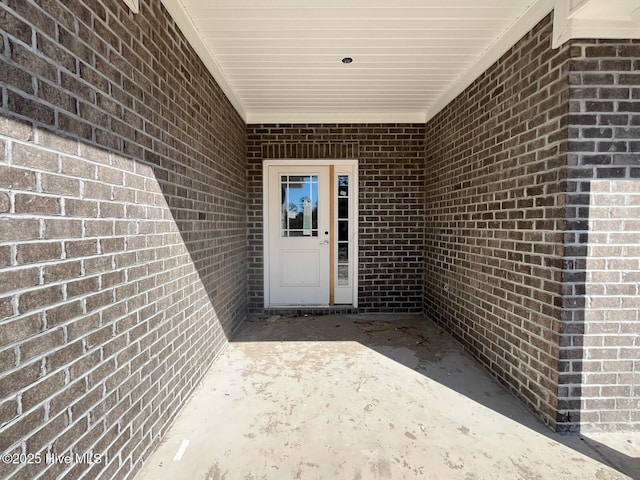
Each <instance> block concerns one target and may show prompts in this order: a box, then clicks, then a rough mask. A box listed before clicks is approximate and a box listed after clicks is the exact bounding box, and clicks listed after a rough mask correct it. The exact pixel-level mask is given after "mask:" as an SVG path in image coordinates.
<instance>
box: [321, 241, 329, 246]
mask: <svg viewBox="0 0 640 480" xmlns="http://www.w3.org/2000/svg"><path fill="white" fill-rule="evenodd" d="M320 245H329V240H323V241H322V242H320Z"/></svg>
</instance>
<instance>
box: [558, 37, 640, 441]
mask: <svg viewBox="0 0 640 480" xmlns="http://www.w3.org/2000/svg"><path fill="white" fill-rule="evenodd" d="M571 56H572V59H571V72H572V73H571V75H570V78H569V80H570V88H569V92H570V108H571V115H570V116H569V122H570V125H569V129H568V132H569V149H570V154H569V180H570V182H569V185H568V192H569V193H568V196H567V235H566V248H565V252H566V259H565V287H564V290H565V292H564V293H565V301H564V307H565V308H564V312H563V325H562V338H561V352H560V371H561V373H560V384H561V387H560V398H561V400H560V404H559V410H560V412H559V419H560V420H561V421H563V422H564V425H563V429H566V430H578V429H581V430H583V431H585V430H617V429H632V430H635V431H638V430H640V404H639V403H638V402H639V400H638V399H639V398H640V373H638V372H640V303H639V302H638V298H640V297H639V295H640V290H638V285H640V283H639V279H640V250H639V249H638V245H640V233H639V231H640V223H639V220H638V219H640V207H639V205H640V203H639V202H640V153H639V152H640V88H639V87H638V86H639V85H640V62H639V61H638V58H640V42H638V41H573V42H572V47H571Z"/></svg>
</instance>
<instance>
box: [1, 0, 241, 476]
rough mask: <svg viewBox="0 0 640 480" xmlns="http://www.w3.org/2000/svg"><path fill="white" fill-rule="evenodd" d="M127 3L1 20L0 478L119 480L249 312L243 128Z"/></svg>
mask: <svg viewBox="0 0 640 480" xmlns="http://www.w3.org/2000/svg"><path fill="white" fill-rule="evenodd" d="M140 7H141V11H140V14H138V15H133V14H131V13H130V12H129V11H128V10H127V9H126V7H125V6H124V4H123V2H121V1H120V0H105V1H102V0H87V1H77V0H65V1H64V2H62V1H60V2H56V1H46V2H42V1H37V2H36V1H30V0H20V1H13V0H12V1H5V2H2V3H1V4H0V28H1V31H0V46H1V48H0V52H1V56H0V62H1V63H2V65H1V66H0V80H1V88H2V96H1V101H2V112H1V113H2V116H1V117H0V451H1V452H7V453H15V454H21V453H22V454H33V455H39V456H40V457H39V458H40V459H41V463H39V464H26V463H24V462H22V463H20V462H18V463H17V464H7V463H3V464H2V465H0V477H2V478H7V479H10V478H15V479H22V478H29V479H31V478H34V479H35V478H59V476H60V475H63V476H64V478H69V479H71V478H90V479H107V478H130V477H132V476H133V473H134V472H135V471H136V469H137V468H139V467H140V465H141V462H142V461H143V460H144V457H145V455H147V454H148V452H149V451H150V450H151V449H152V448H153V446H154V445H155V444H157V442H158V441H159V438H160V436H161V435H162V434H163V433H164V432H165V430H166V429H167V427H168V425H169V422H170V421H171V420H172V418H173V417H174V416H175V415H176V412H177V411H178V410H179V409H180V407H181V405H182V404H183V403H184V401H185V399H186V398H187V397H188V395H189V394H190V393H191V392H192V391H193V389H194V387H195V385H196V384H197V383H198V381H199V379H200V378H201V377H202V375H203V374H204V372H205V371H206V369H207V368H208V366H209V365H210V364H211V362H212V361H213V360H214V358H215V357H216V356H217V355H218V354H219V353H220V351H221V349H222V348H223V347H224V345H225V343H226V341H227V336H228V335H229V334H230V332H231V331H232V330H233V329H234V328H235V326H237V325H238V323H239V322H240V321H241V320H242V318H243V316H244V315H245V312H246V294H247V290H246V259H247V256H246V155H245V126H244V124H243V122H242V120H241V119H240V118H239V117H238V115H237V114H236V113H235V111H234V110H233V108H232V106H231V105H230V104H229V103H228V101H227V100H226V99H225V98H224V95H223V94H222V92H221V90H220V89H219V88H218V87H217V85H215V83H214V81H213V80H212V78H211V76H210V75H209V74H208V72H207V71H206V69H205V68H204V66H203V65H202V64H201V62H200V61H199V60H198V59H197V57H196V55H195V54H194V52H193V51H192V50H191V49H190V47H189V46H188V44H187V42H186V41H185V39H184V38H183V37H182V35H181V34H180V33H179V32H178V31H177V29H176V26H175V25H174V23H173V22H172V20H171V19H170V18H169V16H168V14H167V12H166V11H165V10H164V9H163V7H162V5H161V3H160V1H159V0H145V1H141V2H140ZM87 452H93V453H94V454H97V455H100V457H99V460H100V461H99V462H97V463H93V464H92V463H91V462H87V461H81V462H73V463H71V464H66V463H47V461H46V457H45V455H46V454H47V453H49V454H57V455H66V454H80V455H82V454H84V453H87Z"/></svg>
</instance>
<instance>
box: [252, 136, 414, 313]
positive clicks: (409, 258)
mask: <svg viewBox="0 0 640 480" xmlns="http://www.w3.org/2000/svg"><path fill="white" fill-rule="evenodd" d="M247 138H248V147H247V148H248V150H247V151H248V161H249V180H248V183H249V193H248V198H249V200H248V206H249V272H248V275H249V307H250V309H251V310H252V311H255V312H259V311H262V309H263V306H264V295H263V288H264V268H263V243H262V242H263V232H262V208H263V206H262V161H263V159H269V158H299V159H313V158H326V159H335V158H337V159H339V158H349V159H354V158H356V159H358V169H359V170H358V171H359V173H358V175H359V198H358V202H359V209H360V212H359V232H358V235H359V245H358V249H359V262H360V266H359V272H358V282H359V288H358V307H359V311H360V312H379V311H389V312H415V311H420V310H421V309H422V293H421V292H422V255H423V253H422V252H423V248H422V238H421V237H422V231H423V225H424V193H423V192H424V125H411V124H398V125H395V124H385V125H380V124H371V125H250V126H249V127H248V132H247Z"/></svg>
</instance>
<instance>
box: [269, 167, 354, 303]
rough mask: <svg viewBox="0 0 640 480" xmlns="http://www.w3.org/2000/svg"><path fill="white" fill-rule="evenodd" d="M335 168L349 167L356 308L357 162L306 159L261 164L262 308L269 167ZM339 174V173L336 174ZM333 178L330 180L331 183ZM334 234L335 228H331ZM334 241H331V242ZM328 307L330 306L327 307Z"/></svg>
mask: <svg viewBox="0 0 640 480" xmlns="http://www.w3.org/2000/svg"><path fill="white" fill-rule="evenodd" d="M331 165H334V166H336V167H340V166H343V167H349V168H350V172H349V173H350V174H351V181H350V183H351V188H350V190H351V192H353V193H351V194H350V195H349V197H350V198H352V201H351V202H350V214H349V218H352V219H353V230H352V231H353V235H352V241H353V250H352V251H353V259H352V264H351V266H352V268H353V272H352V275H351V277H352V287H353V291H352V306H353V307H354V308H357V307H358V160H325V159H320V160H307V159H277V160H264V161H263V162H262V222H263V223H262V225H263V231H262V238H263V255H262V258H263V261H264V307H265V308H270V303H269V298H270V286H269V281H270V275H269V272H270V268H271V266H270V254H269V252H270V250H269V247H270V245H269V228H270V225H269V210H268V209H269V174H268V170H269V167H271V166H303V167H314V166H331ZM338 173H340V172H338ZM334 180H335V178H331V182H333V181H334ZM332 230H334V232H335V230H336V229H335V228H332ZM331 241H332V242H333V241H334V240H333V239H332V240H331ZM328 306H329V307H330V305H328Z"/></svg>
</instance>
